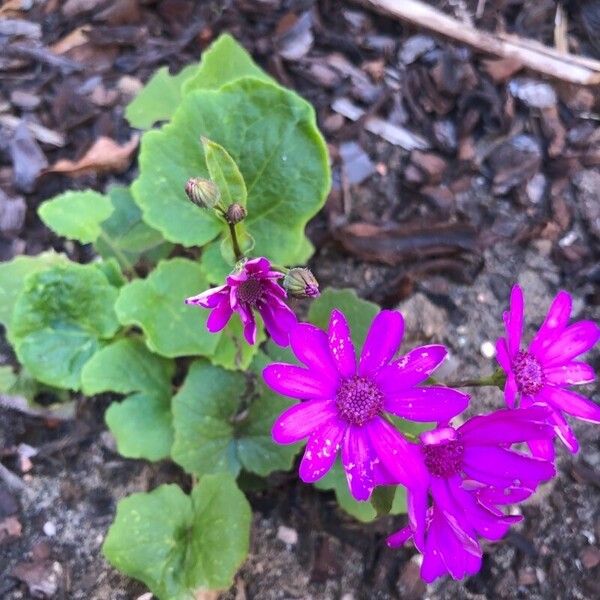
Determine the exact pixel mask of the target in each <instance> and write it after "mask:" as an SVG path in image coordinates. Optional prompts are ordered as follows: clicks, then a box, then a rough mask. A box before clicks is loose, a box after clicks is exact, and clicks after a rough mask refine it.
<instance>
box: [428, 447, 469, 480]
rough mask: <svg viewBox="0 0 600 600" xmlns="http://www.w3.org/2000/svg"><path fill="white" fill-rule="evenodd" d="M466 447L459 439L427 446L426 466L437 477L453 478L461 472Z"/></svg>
mask: <svg viewBox="0 0 600 600" xmlns="http://www.w3.org/2000/svg"><path fill="white" fill-rule="evenodd" d="M464 453H465V447H464V446H463V444H462V442H461V441H460V440H459V439H455V440H444V441H443V442H440V443H437V444H425V445H424V446H423V454H424V455H425V465H426V467H427V469H429V472H430V473H431V474H432V475H434V476H435V477H452V475H455V474H456V473H458V472H459V471H460V470H461V467H462V463H463V455H464Z"/></svg>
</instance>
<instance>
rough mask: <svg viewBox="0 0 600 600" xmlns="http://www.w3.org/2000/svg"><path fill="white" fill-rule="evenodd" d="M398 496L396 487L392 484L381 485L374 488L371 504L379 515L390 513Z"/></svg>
mask: <svg viewBox="0 0 600 600" xmlns="http://www.w3.org/2000/svg"><path fill="white" fill-rule="evenodd" d="M395 496H396V487H395V486H392V485H380V486H378V487H376V488H375V489H374V490H373V494H372V495H371V504H372V505H373V508H374V509H375V512H376V513H377V516H378V517H383V516H385V515H389V514H390V511H391V510H392V505H393V503H394V497H395Z"/></svg>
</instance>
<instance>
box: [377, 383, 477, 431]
mask: <svg viewBox="0 0 600 600" xmlns="http://www.w3.org/2000/svg"><path fill="white" fill-rule="evenodd" d="M468 404H469V396H468V395H467V394H463V393H462V392H459V391H457V390H454V389H452V388H446V387H422V388H411V389H408V390H402V391H401V392H398V393H397V394H395V395H394V396H387V397H386V398H385V400H384V408H385V410H387V411H388V412H391V413H393V414H395V415H398V416H399V417H402V418H404V419H409V420H410V421H422V422H426V423H427V422H430V421H437V422H442V421H448V420H449V419H451V418H452V417H455V416H456V415H458V414H459V413H461V412H462V411H463V410H465V408H467V406H468Z"/></svg>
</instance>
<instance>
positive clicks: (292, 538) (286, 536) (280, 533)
mask: <svg viewBox="0 0 600 600" xmlns="http://www.w3.org/2000/svg"><path fill="white" fill-rule="evenodd" d="M277 537H278V539H280V540H281V541H282V542H283V543H284V544H289V545H290V546H293V545H295V544H296V543H297V542H298V532H297V531H296V530H295V529H292V528H291V527H286V526H285V525H280V526H279V529H278V530H277Z"/></svg>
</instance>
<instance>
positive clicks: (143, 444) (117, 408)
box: [104, 392, 173, 461]
mask: <svg viewBox="0 0 600 600" xmlns="http://www.w3.org/2000/svg"><path fill="white" fill-rule="evenodd" d="M104 419H105V420H106V424H107V425H108V427H109V429H110V430H111V432H112V434H113V435H114V436H115V440H116V442H117V449H118V451H119V453H120V454H122V455H123V456H125V457H127V458H145V459H147V460H152V461H154V460H161V459H163V458H167V457H168V456H169V453H170V452H171V446H172V445H173V425H172V415H171V404H170V398H169V397H168V396H162V395H158V394H152V393H150V392H141V393H138V394H132V395H131V396H129V397H127V398H125V400H123V401H122V402H113V403H112V404H111V405H110V406H109V407H108V410H107V411H106V414H105V415H104Z"/></svg>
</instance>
